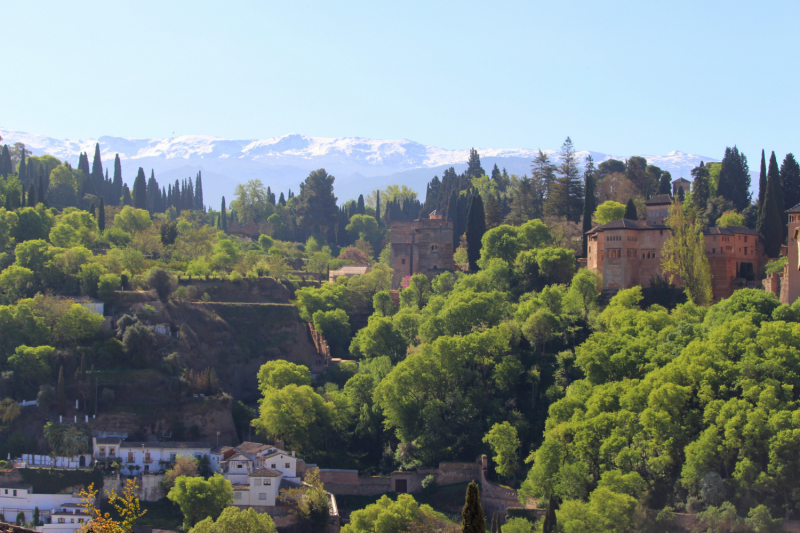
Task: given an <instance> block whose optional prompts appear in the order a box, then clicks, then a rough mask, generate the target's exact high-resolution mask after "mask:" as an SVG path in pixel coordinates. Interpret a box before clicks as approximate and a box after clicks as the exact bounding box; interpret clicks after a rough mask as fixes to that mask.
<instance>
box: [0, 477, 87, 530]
mask: <svg viewBox="0 0 800 533" xmlns="http://www.w3.org/2000/svg"><path fill="white" fill-rule="evenodd" d="M82 501H83V500H81V499H80V497H78V495H77V494H72V495H69V494H34V493H33V486H32V485H30V484H28V483H25V482H19V481H6V482H0V513H2V514H3V516H4V517H5V518H6V520H11V521H13V520H14V519H16V517H17V514H19V513H20V512H22V513H23V514H24V515H25V521H26V522H32V521H33V511H34V509H35V508H37V507H38V508H39V517H40V519H45V518H47V517H48V516H50V513H51V510H52V509H56V508H65V506H72V505H78V504H79V503H82Z"/></svg>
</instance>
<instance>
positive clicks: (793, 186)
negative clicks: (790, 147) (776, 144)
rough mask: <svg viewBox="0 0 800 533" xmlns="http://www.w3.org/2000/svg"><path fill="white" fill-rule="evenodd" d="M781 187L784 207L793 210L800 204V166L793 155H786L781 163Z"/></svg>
mask: <svg viewBox="0 0 800 533" xmlns="http://www.w3.org/2000/svg"><path fill="white" fill-rule="evenodd" d="M780 176H781V185H782V186H783V200H784V207H785V208H786V209H791V208H792V207H794V206H796V205H798V204H800V165H798V163H797V160H796V159H795V157H794V155H793V154H786V157H784V158H783V163H781V170H780Z"/></svg>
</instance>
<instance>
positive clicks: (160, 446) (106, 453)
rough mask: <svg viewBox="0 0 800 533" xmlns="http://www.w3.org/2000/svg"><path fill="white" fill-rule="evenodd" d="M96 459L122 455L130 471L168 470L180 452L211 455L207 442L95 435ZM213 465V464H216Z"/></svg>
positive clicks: (124, 463) (123, 461)
mask: <svg viewBox="0 0 800 533" xmlns="http://www.w3.org/2000/svg"><path fill="white" fill-rule="evenodd" d="M92 448H93V450H92V451H93V454H94V458H95V461H108V460H114V459H119V460H120V461H121V465H122V468H125V469H127V470H128V471H129V472H130V473H144V474H149V473H156V472H160V471H164V470H167V469H168V468H169V466H170V465H171V464H172V463H174V462H175V458H176V457H177V456H178V455H191V456H192V457H194V458H195V459H200V458H202V457H203V456H209V458H210V455H211V445H210V444H207V443H205V442H132V441H125V440H122V439H119V438H113V437H93V438H92ZM212 468H213V465H212Z"/></svg>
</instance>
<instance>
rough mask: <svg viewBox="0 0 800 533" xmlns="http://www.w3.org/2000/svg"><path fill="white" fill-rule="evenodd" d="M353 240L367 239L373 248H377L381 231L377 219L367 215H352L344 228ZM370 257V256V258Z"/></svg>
mask: <svg viewBox="0 0 800 533" xmlns="http://www.w3.org/2000/svg"><path fill="white" fill-rule="evenodd" d="M345 229H346V230H347V234H348V235H349V236H350V238H351V239H352V240H353V241H356V240H358V239H361V240H364V241H367V242H368V243H369V244H370V246H372V249H373V250H377V249H379V246H380V241H381V238H382V236H383V235H382V232H381V229H380V227H379V226H378V221H377V220H375V218H374V217H371V216H369V215H353V216H352V217H350V223H349V224H347V227H346V228H345ZM370 259H371V258H370Z"/></svg>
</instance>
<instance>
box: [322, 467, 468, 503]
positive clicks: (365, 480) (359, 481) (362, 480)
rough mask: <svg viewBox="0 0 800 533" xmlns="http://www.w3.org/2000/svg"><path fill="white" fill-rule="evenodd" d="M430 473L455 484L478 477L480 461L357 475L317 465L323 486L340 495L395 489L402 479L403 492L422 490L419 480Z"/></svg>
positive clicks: (355, 494)
mask: <svg viewBox="0 0 800 533" xmlns="http://www.w3.org/2000/svg"><path fill="white" fill-rule="evenodd" d="M429 475H432V476H434V477H435V478H436V484H437V485H456V484H458V483H467V482H469V481H478V480H479V479H480V463H479V462H474V463H450V462H447V463H439V468H420V469H417V470H410V471H406V472H392V474H391V475H390V476H359V475H358V470H338V469H320V471H319V477H320V480H321V481H322V483H323V484H324V485H325V489H326V490H327V491H329V492H331V493H332V494H335V495H342V496H358V495H360V496H376V495H378V494H386V493H387V492H394V491H396V490H397V481H399V480H400V481H405V482H406V491H407V492H411V493H413V492H419V491H420V490H422V480H424V479H425V478H426V477H427V476H429Z"/></svg>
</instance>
